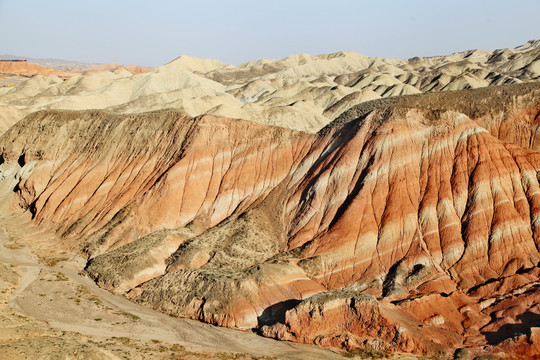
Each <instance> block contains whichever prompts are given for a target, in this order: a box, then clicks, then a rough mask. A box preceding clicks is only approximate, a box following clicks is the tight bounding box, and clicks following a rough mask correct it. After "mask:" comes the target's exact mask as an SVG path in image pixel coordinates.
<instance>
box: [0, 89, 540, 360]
mask: <svg viewBox="0 0 540 360" xmlns="http://www.w3.org/2000/svg"><path fill="white" fill-rule="evenodd" d="M539 114H540V86H539V85H537V84H523V85H512V86H505V87H494V88H488V89H482V90H470V91H461V92H449V93H439V94H428V95H414V96H407V97H402V98H395V99H389V100H384V101H382V100H375V101H373V102H369V103H364V104H361V105H359V106H357V107H354V108H352V109H350V110H349V111H348V112H346V113H344V114H342V115H341V116H340V117H339V118H338V119H337V120H336V121H334V122H333V123H332V124H331V125H329V126H327V127H326V128H324V129H322V130H321V131H320V132H319V133H318V134H310V133H304V132H299V131H294V130H289V129H284V128H278V127H272V126H267V125H263V124H258V123H253V122H249V121H242V120H231V119H226V118H219V117H214V116H208V115H207V116H201V117H196V118H191V117H189V116H187V115H186V114H183V113H181V112H177V111H164V112H154V113H146V114H140V115H114V114H111V113H107V112H101V111H87V112H67V111H66V112H56V111H44V112H38V113H34V114H32V115H30V116H28V117H26V118H25V119H24V120H23V121H21V122H19V123H17V124H16V125H15V126H13V127H11V128H10V129H9V130H8V131H7V132H6V133H5V134H4V135H3V136H2V138H0V153H1V156H2V165H1V168H0V170H1V171H2V176H3V178H4V179H9V178H13V177H14V178H15V179H16V183H17V186H16V187H15V189H14V195H15V196H14V204H13V206H22V207H23V208H25V209H28V211H30V212H31V213H32V215H33V217H34V220H35V222H36V223H37V224H39V226H42V227H47V228H50V229H52V230H54V231H55V232H56V233H57V235H58V236H59V240H58V242H57V243H55V244H54V246H55V247H57V249H58V250H66V249H71V250H73V249H76V250H78V251H84V252H86V253H87V255H88V259H89V261H88V264H87V267H86V271H87V272H88V274H90V275H91V276H92V277H93V278H94V279H95V280H96V281H97V282H98V283H99V284H101V285H102V286H104V287H106V288H108V289H110V290H112V291H116V292H120V293H125V294H126V295H127V296H129V297H130V298H132V299H133V300H135V301H138V302H142V303H145V304H147V305H148V306H152V307H154V308H157V309H160V310H161V311H164V312H167V313H170V314H172V315H175V316H185V317H191V318H195V319H199V320H201V321H206V322H210V323H213V324H217V325H223V326H229V327H238V328H252V329H255V330H256V331H258V332H260V333H261V334H263V335H265V336H271V337H275V338H278V339H285V340H292V341H302V342H315V343H318V344H321V345H326V346H338V347H344V348H349V349H353V348H357V347H365V346H368V347H377V348H384V349H388V350H400V351H412V352H419V353H426V354H437V353H453V352H454V351H455V350H456V349H459V348H470V349H471V351H473V352H477V353H482V352H491V353H497V352H507V353H511V354H513V355H512V356H524V357H526V356H533V355H534V354H537V351H538V346H539V344H538V331H537V330H538V328H537V327H538V326H539V325H540V324H539V321H538V319H539V318H538V317H539V316H540V315H539V309H538V304H539V300H540V299H539V298H540V292H539V291H538V286H540V282H539V276H538V275H539V267H538V263H539V261H540V253H539V250H538V249H539V242H540V238H539V231H540V228H539V227H538V217H539V216H540V187H539V182H538V171H539V170H540V154H539V153H538V152H537V150H538V146H539V141H538V139H537V130H538V121H539V120H540V116H539ZM535 349H536V350H535Z"/></svg>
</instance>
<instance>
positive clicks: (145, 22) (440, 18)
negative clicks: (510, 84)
mask: <svg viewBox="0 0 540 360" xmlns="http://www.w3.org/2000/svg"><path fill="white" fill-rule="evenodd" d="M539 14H540V0H512V1H510V0H506V1H473V0H470V1H438V0H425V1H414V0H411V1H404V0H395V1H354V0H350V1H344V0H324V1H322V0H310V1H307V0H288V1H282V0H271V1H256V0H252V1H233V0H232V1H210V0H206V1H205V0H191V1H189V2H188V1H172V0H171V1H167V0H153V1H137V0H130V1H128V0H106V1H105V0H92V1H89V0H86V1H85V0H70V1H67V0H0V26H1V27H0V29H1V30H0V54H15V55H20V56H30V57H55V58H62V59H67V60H78V61H85V62H99V63H108V62H118V63H123V64H126V63H133V64H136V65H148V66H157V65H161V64H163V63H166V62H168V61H170V60H172V59H174V58H176V57H177V56H179V55H183V54H185V55H191V56H195V57H204V58H214V59H218V60H221V61H223V62H226V63H232V64H239V63H242V62H245V61H248V60H254V59H260V58H281V57H285V56H288V55H292V54H296V53H300V52H305V53H310V54H320V53H330V52H336V51H340V50H348V51H355V52H358V53H361V54H365V55H369V56H382V57H397V58H409V57H413V56H431V55H443V54H449V53H452V52H456V51H462V50H468V49H473V48H482V49H488V50H491V49H497V48H504V47H515V46H518V45H520V44H522V43H525V42H526V41H527V40H530V39H538V38H540V21H539V19H538V15H539Z"/></svg>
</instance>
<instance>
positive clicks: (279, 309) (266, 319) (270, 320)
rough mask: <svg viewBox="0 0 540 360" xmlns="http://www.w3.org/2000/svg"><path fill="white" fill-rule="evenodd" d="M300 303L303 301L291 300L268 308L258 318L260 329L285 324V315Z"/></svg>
mask: <svg viewBox="0 0 540 360" xmlns="http://www.w3.org/2000/svg"><path fill="white" fill-rule="evenodd" d="M300 302H301V300H296V299H291V300H287V301H282V302H278V303H276V304H274V305H271V306H269V307H267V308H266V309H264V311H263V312H262V314H261V315H260V316H259V317H258V318H257V321H258V325H259V327H261V326H264V325H268V326H270V325H274V324H276V323H282V324H283V323H285V313H286V312H287V310H290V309H292V308H294V307H295V306H296V305H298V304H299V303H300Z"/></svg>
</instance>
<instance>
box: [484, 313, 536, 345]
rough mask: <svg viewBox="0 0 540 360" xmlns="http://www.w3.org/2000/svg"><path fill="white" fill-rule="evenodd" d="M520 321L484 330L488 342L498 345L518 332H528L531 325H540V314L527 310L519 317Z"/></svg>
mask: <svg viewBox="0 0 540 360" xmlns="http://www.w3.org/2000/svg"><path fill="white" fill-rule="evenodd" d="M517 320H519V321H520V323H517V324H505V325H503V326H501V327H500V328H499V329H498V330H497V331H489V332H483V334H484V335H485V337H486V340H487V342H488V344H490V345H496V344H498V343H500V342H501V341H503V340H506V339H508V338H511V337H514V336H516V335H517V334H526V333H529V332H530V328H531V327H537V326H540V314H536V313H533V312H531V311H527V312H525V313H524V314H522V315H519V316H518V317H517Z"/></svg>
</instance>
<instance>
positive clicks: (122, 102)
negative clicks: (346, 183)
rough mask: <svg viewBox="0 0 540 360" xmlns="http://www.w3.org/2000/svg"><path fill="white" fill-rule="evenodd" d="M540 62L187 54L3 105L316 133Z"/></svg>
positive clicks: (3, 99)
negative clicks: (210, 119)
mask: <svg viewBox="0 0 540 360" xmlns="http://www.w3.org/2000/svg"><path fill="white" fill-rule="evenodd" d="M539 64H540V47H538V42H537V41H531V42H529V43H527V44H526V45H524V46H521V47H518V48H515V49H499V50H494V51H486V50H469V51H464V52H459V53H454V54H451V55H448V56H436V57H429V58H418V57H416V58H411V59H408V60H400V59H385V58H376V57H368V56H365V55H361V54H357V53H353V52H338V53H334V54H323V55H309V54H297V55H292V56H289V57H286V58H283V59H262V60H255V61H250V62H247V63H244V64H241V65H239V66H233V65H226V64H224V63H222V62H220V61H217V60H212V59H197V58H194V57H190V56H185V55H182V56H180V57H178V58H176V59H175V60H173V61H171V62H169V63H167V64H165V65H163V66H160V67H157V68H155V69H152V70H151V71H149V72H146V73H144V74H137V75H132V74H131V73H130V72H129V71H127V70H126V69H122V68H117V69H115V70H113V71H107V70H104V71H95V72H85V73H83V74H80V75H76V76H73V77H72V78H70V79H68V80H65V81H63V79H60V78H58V77H55V76H38V77H35V78H32V79H30V80H28V81H26V82H23V83H21V84H19V85H17V86H13V87H10V88H0V105H5V106H12V107H13V106H14V107H25V109H27V112H28V111H36V110H42V109H70V110H83V109H107V110H109V111H113V112H117V113H140V112H146V111H153V110H160V109H177V110H182V111H184V112H185V113H187V114H189V115H191V116H197V115H201V114H216V115H221V116H227V117H234V118H243V119H247V120H253V121H257V122H263V123H266V124H271V125H278V126H282V127H289V128H292V129H296V130H303V131H308V132H316V131H318V130H319V129H320V128H321V127H323V126H325V125H326V124H327V123H328V122H330V121H331V120H332V119H334V118H335V117H337V116H338V115H339V113H338V112H342V111H345V110H347V109H348V108H350V107H352V106H354V105H357V104H358V103H361V102H362V101H366V100H372V99H374V98H376V97H383V98H386V97H393V96H402V95H411V94H418V93H424V92H437V91H455V90H464V89H475V88H481V87H487V86H498V85H508V84H519V83H523V82H531V81H538V80H539V79H540V65H539ZM351 94H356V95H353V96H350V95H351ZM336 104H339V106H335V105H336ZM18 119H19V118H17V119H14V120H12V122H14V121H16V120H18Z"/></svg>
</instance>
